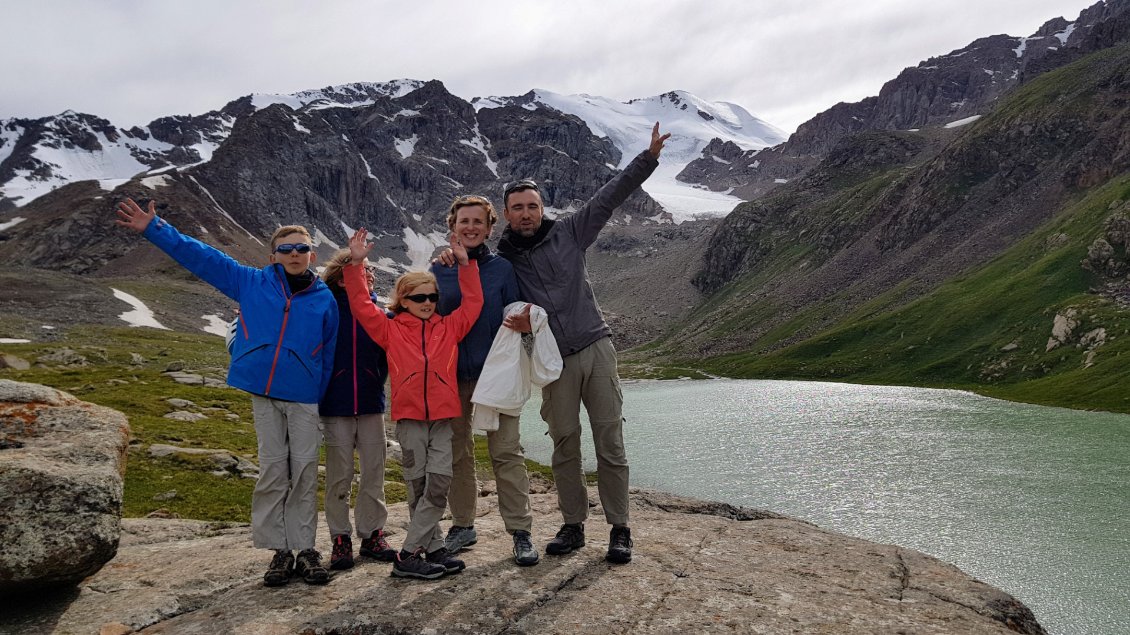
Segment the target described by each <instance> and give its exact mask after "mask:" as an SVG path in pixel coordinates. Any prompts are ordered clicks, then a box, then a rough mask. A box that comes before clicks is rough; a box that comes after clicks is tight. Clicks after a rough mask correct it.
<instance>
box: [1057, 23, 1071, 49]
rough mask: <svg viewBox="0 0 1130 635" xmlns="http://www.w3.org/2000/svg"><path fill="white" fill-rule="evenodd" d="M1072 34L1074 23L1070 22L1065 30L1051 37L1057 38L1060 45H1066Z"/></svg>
mask: <svg viewBox="0 0 1130 635" xmlns="http://www.w3.org/2000/svg"><path fill="white" fill-rule="evenodd" d="M1074 32H1075V23H1074V22H1072V23H1071V24H1068V25H1067V28H1066V29H1064V30H1062V31H1060V32H1059V33H1056V34H1055V35H1054V36H1053V37H1055V38H1058V39H1059V43H1060V44H1067V40H1068V38H1070V37H1071V34H1072V33H1074Z"/></svg>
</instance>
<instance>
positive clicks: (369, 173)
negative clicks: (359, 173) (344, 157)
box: [357, 152, 381, 183]
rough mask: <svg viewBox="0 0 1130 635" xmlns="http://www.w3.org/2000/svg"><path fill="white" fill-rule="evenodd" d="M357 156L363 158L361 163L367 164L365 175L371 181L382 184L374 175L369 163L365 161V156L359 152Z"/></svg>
mask: <svg viewBox="0 0 1130 635" xmlns="http://www.w3.org/2000/svg"><path fill="white" fill-rule="evenodd" d="M357 156H359V157H361V163H364V164H365V174H368V175H369V178H370V179H373V180H374V181H376V182H377V183H380V182H381V180H380V179H378V178H377V177H376V175H375V174H373V168H372V167H371V166H370V165H369V162H368V161H366V160H365V155H363V154H361V153H360V152H358V153H357Z"/></svg>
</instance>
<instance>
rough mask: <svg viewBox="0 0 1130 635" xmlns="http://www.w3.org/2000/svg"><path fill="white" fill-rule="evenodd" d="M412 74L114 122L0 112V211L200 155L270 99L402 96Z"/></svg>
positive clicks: (297, 105) (305, 105)
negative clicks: (137, 122) (145, 121)
mask: <svg viewBox="0 0 1130 635" xmlns="http://www.w3.org/2000/svg"><path fill="white" fill-rule="evenodd" d="M423 84H424V82H422V81H419V80H412V79H403V80H393V81H389V82H380V83H364V82H359V83H354V84H345V85H340V86H329V87H326V88H321V89H314V90H305V91H302V92H298V93H294V94H292V95H272V94H251V95H248V96H245V97H241V98H240V99H237V100H234V101H232V102H229V103H228V104H227V105H225V106H224V107H223V108H222V109H220V110H218V111H213V112H210V113H206V114H204V115H202V116H197V117H193V116H190V115H189V116H170V117H162V118H160V119H157V120H154V121H153V122H151V123H149V125H146V126H134V127H132V128H128V129H126V128H119V127H116V126H114V125H113V124H111V123H110V122H109V121H107V120H105V119H101V118H99V117H96V116H93V115H89V114H83V113H77V112H74V111H70V110H68V111H66V112H63V113H61V114H59V115H55V116H52V117H43V118H39V119H3V120H0V211H2V210H3V209H4V208H5V207H12V206H15V207H22V206H24V205H26V204H28V203H30V202H31V201H33V200H35V199H36V198H39V197H40V196H42V195H44V194H46V193H48V192H50V191H52V190H55V189H57V188H59V187H61V186H63V185H66V184H67V183H74V182H76V181H90V180H93V181H98V182H99V183H100V184H101V185H102V186H103V187H104V188H106V189H107V190H112V189H113V188H114V187H116V186H118V185H120V184H122V183H125V182H126V181H128V180H129V179H130V178H132V177H133V176H135V175H137V174H140V173H143V172H150V173H159V172H161V171H163V170H166V169H170V168H173V167H188V166H191V165H196V164H200V163H205V162H207V161H209V160H211V158H212V154H213V153H214V152H215V150H216V148H218V147H219V146H220V144H222V143H223V142H224V141H225V140H226V139H227V138H228V136H229V135H230V134H231V129H232V126H233V125H234V124H235V121H236V120H237V119H238V118H239V117H242V116H246V115H248V114H250V113H253V112H257V111H259V110H262V109H264V108H267V107H269V106H271V105H273V104H280V103H281V104H285V105H287V106H288V107H290V108H291V109H292V110H295V111H297V110H302V109H306V110H321V109H326V108H355V107H362V106H368V105H372V104H373V103H374V102H375V101H376V100H378V99H382V98H384V99H387V98H395V97H401V96H403V95H405V94H407V93H409V92H411V91H413V90H416V89H417V88H419V87H420V86H422V85H423Z"/></svg>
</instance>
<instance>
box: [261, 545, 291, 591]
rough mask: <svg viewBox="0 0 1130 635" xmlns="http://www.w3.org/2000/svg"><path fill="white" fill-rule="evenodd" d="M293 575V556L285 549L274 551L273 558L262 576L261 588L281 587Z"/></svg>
mask: <svg viewBox="0 0 1130 635" xmlns="http://www.w3.org/2000/svg"><path fill="white" fill-rule="evenodd" d="M293 574H294V554H292V553H291V552H290V551H288V550H286V549H276V550H275V557H274V558H271V564H270V565H269V566H268V567H267V572H266V573H264V574H263V586H282V585H284V584H286V583H287V582H290V576H291V575H293Z"/></svg>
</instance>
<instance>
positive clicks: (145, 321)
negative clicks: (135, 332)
mask: <svg viewBox="0 0 1130 635" xmlns="http://www.w3.org/2000/svg"><path fill="white" fill-rule="evenodd" d="M110 290H111V291H113V292H114V297H115V298H117V299H119V300H121V301H122V302H125V303H126V304H128V305H130V306H132V307H133V310H132V311H126V312H125V313H122V314H121V315H119V316H118V317H119V318H121V319H122V320H124V321H125V322H127V323H129V325H130V326H147V327H149V328H154V329H162V330H165V331H167V330H169V329H168V328H167V327H165V326H164V325H162V324H161V323H160V322H158V321H157V318H156V317H154V315H153V311H151V310H150V309H149V307H147V306H145V303H144V302H142V301H141V300H138V299H137V298H135V297H134V296H132V295H130V294H128V293H126V292H125V291H119V290H117V289H115V288H113V287H111V288H110Z"/></svg>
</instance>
